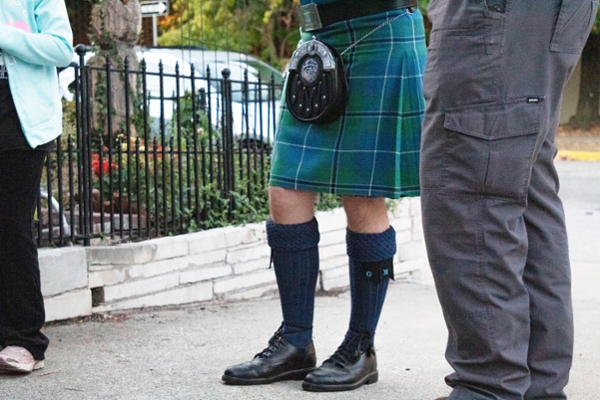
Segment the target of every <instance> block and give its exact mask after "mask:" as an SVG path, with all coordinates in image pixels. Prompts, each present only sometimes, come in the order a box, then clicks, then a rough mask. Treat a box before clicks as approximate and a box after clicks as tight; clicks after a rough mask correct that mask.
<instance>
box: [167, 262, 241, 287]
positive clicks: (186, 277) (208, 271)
mask: <svg viewBox="0 0 600 400" xmlns="http://www.w3.org/2000/svg"><path fill="white" fill-rule="evenodd" d="M232 272H233V271H232V269H231V266H229V265H217V266H213V267H201V268H196V269H190V270H187V271H183V272H181V274H179V283H180V284H182V285H185V284H187V283H195V282H200V281H206V280H209V279H215V278H222V277H224V276H229V275H231V274H232Z"/></svg>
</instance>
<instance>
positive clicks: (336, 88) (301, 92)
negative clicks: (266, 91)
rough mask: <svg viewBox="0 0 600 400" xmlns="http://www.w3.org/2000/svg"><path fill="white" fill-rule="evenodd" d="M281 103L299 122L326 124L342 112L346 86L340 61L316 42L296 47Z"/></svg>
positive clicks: (328, 48)
mask: <svg viewBox="0 0 600 400" xmlns="http://www.w3.org/2000/svg"><path fill="white" fill-rule="evenodd" d="M285 91H286V94H285V100H286V103H287V107H288V109H289V110H290V113H291V114H292V115H293V116H294V118H296V119H297V120H299V121H301V122H307V123H312V124H327V123H329V122H332V121H335V120H336V119H337V118H339V117H340V116H341V115H342V114H343V113H344V110H345V109H346V103H347V101H348V84H347V82H346V78H345V76H344V65H343V63H342V58H341V57H340V55H339V54H338V53H337V52H336V51H335V49H333V48H332V47H330V46H328V45H326V44H325V43H323V42H320V41H318V40H317V39H316V38H313V39H312V40H310V41H308V42H306V43H304V44H302V45H300V46H299V47H298V48H297V49H296V51H294V54H292V58H291V60H290V63H289V67H288V78H287V85H286V88H285Z"/></svg>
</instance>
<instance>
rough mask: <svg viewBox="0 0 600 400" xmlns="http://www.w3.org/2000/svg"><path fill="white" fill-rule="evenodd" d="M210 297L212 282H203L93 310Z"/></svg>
mask: <svg viewBox="0 0 600 400" xmlns="http://www.w3.org/2000/svg"><path fill="white" fill-rule="evenodd" d="M212 298H213V292H212V283H211V282H203V283H199V284H196V285H188V286H184V287H178V288H175V289H171V290H165V291H162V292H159V293H152V294H148V295H145V296H140V297H137V298H134V299H127V300H123V301H117V302H114V303H110V304H102V305H100V306H98V307H94V309H93V311H94V312H96V313H100V312H107V311H114V310H127V309H132V308H143V307H156V306H167V305H174V304H186V303H194V302H199V301H207V300H212Z"/></svg>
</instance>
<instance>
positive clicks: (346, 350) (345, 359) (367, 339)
mask: <svg viewBox="0 0 600 400" xmlns="http://www.w3.org/2000/svg"><path fill="white" fill-rule="evenodd" d="M363 348H364V350H362V349H363ZM363 351H365V352H367V354H370V353H372V352H373V346H372V344H371V334H370V333H369V332H364V333H363V334H362V335H360V336H357V337H355V338H353V339H351V340H348V341H344V342H342V344H341V345H340V347H338V348H337V350H336V351H335V353H333V354H332V355H331V357H329V358H328V359H327V360H325V362H324V363H323V364H333V365H335V366H336V367H338V368H346V366H347V365H348V364H354V363H356V362H357V361H358V360H359V359H360V356H361V353H362V352H363Z"/></svg>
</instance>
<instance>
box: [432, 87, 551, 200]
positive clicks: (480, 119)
mask: <svg viewBox="0 0 600 400" xmlns="http://www.w3.org/2000/svg"><path fill="white" fill-rule="evenodd" d="M542 101H543V99H540V98H523V99H518V100H514V101H509V102H507V103H503V104H497V103H496V104H489V105H476V106H467V107H461V108H456V109H450V110H447V111H446V113H445V117H444V128H445V129H446V142H445V145H444V167H443V173H442V187H443V190H444V192H445V193H447V194H452V195H487V196H494V197H501V198H507V199H512V200H518V201H522V200H524V199H526V196H527V190H528V187H529V179H530V176H531V166H532V161H533V153H534V149H535V143H536V139H537V135H536V134H537V133H538V132H539V131H540V124H541V104H540V103H542Z"/></svg>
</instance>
